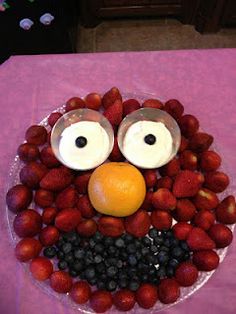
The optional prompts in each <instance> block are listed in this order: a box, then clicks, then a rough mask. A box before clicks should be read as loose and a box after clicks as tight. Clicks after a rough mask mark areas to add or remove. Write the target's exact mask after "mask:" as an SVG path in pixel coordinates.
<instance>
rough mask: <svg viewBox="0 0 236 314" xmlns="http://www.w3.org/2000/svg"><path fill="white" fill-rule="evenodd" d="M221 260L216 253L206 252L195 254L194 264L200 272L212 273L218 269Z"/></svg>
mask: <svg viewBox="0 0 236 314" xmlns="http://www.w3.org/2000/svg"><path fill="white" fill-rule="evenodd" d="M219 262H220V258H219V256H218V255H217V253H216V252H215V251H212V250H205V251H197V252H194V253H193V263H194V265H196V266H197V269H198V270H203V271H211V270H213V269H215V268H217V267H218V265H219Z"/></svg>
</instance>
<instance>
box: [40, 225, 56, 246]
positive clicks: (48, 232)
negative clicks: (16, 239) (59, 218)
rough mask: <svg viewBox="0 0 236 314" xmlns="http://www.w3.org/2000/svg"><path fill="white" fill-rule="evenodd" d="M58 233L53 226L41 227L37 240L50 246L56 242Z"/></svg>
mask: <svg viewBox="0 0 236 314" xmlns="http://www.w3.org/2000/svg"><path fill="white" fill-rule="evenodd" d="M59 237H60V233H59V231H58V229H57V228H56V227H54V226H47V227H45V228H43V229H42V230H41V232H40V234H39V240H40V242H41V243H42V244H43V245H44V246H51V245H54V244H55V243H57V241H58V240H59Z"/></svg>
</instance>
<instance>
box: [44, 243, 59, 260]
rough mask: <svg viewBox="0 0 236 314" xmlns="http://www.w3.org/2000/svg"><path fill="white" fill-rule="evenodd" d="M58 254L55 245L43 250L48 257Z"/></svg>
mask: <svg viewBox="0 0 236 314" xmlns="http://www.w3.org/2000/svg"><path fill="white" fill-rule="evenodd" d="M56 254H57V250H56V248H55V247H54V246H50V247H47V248H45V249H44V250H43V255H44V256H46V257H48V258H53V257H55V256H56Z"/></svg>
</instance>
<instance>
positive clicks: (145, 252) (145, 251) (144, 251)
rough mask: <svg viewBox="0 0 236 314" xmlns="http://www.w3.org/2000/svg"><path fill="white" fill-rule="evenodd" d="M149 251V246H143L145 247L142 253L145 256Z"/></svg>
mask: <svg viewBox="0 0 236 314" xmlns="http://www.w3.org/2000/svg"><path fill="white" fill-rule="evenodd" d="M148 253H149V249H148V248H147V247H143V248H142V249H141V254H142V255H143V256H146V255H147V254H148Z"/></svg>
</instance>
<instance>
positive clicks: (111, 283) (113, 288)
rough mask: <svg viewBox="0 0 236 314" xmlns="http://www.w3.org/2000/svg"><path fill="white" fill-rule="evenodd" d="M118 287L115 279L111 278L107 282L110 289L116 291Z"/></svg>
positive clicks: (107, 287)
mask: <svg viewBox="0 0 236 314" xmlns="http://www.w3.org/2000/svg"><path fill="white" fill-rule="evenodd" d="M116 287H117V283H116V282H115V280H109V281H107V283H106V289H107V290H108V291H115V290H116Z"/></svg>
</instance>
